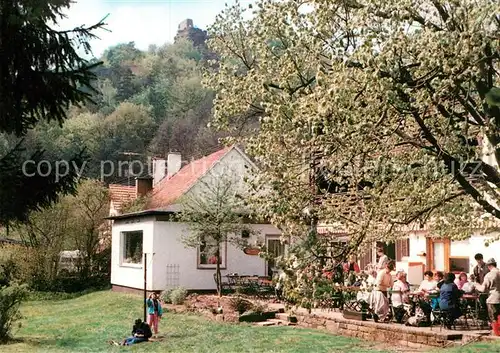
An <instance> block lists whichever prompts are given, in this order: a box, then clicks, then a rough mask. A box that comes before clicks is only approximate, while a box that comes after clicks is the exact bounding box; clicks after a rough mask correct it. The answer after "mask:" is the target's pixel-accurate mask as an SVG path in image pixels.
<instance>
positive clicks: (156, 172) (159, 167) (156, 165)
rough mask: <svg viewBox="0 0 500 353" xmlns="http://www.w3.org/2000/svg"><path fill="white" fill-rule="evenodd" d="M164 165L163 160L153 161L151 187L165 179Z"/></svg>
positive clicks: (165, 168)
mask: <svg viewBox="0 0 500 353" xmlns="http://www.w3.org/2000/svg"><path fill="white" fill-rule="evenodd" d="M166 163H167V161H166V160H165V159H153V187H154V186H155V185H156V184H158V183H159V182H160V180H162V179H163V178H164V177H165V172H166V170H167V164H166Z"/></svg>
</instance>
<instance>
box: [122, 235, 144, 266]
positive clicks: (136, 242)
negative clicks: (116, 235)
mask: <svg viewBox="0 0 500 353" xmlns="http://www.w3.org/2000/svg"><path fill="white" fill-rule="evenodd" d="M143 238H144V237H143V233H142V230H136V231H131V232H122V249H121V253H122V264H141V263H142V245H143Z"/></svg>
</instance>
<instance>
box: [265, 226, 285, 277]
mask: <svg viewBox="0 0 500 353" xmlns="http://www.w3.org/2000/svg"><path fill="white" fill-rule="evenodd" d="M266 249H267V252H268V253H269V254H271V257H270V259H268V260H267V262H266V276H272V275H273V270H274V268H275V267H276V261H275V259H276V258H277V257H280V256H283V255H285V244H282V243H281V240H280V237H279V236H269V235H268V236H266Z"/></svg>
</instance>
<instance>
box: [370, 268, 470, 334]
mask: <svg viewBox="0 0 500 353" xmlns="http://www.w3.org/2000/svg"><path fill="white" fill-rule="evenodd" d="M394 270H395V263H394V261H389V262H387V263H386V266H385V269H383V270H380V271H378V273H377V274H376V277H374V279H372V283H373V286H374V290H373V291H372V292H371V293H370V294H369V295H368V296H367V297H366V300H367V302H368V304H369V306H370V308H371V310H372V312H373V315H374V319H375V320H376V321H379V320H380V321H389V320H390V319H391V315H390V314H391V313H392V314H393V315H394V316H395V319H396V321H398V322H401V321H400V320H401V319H402V316H403V313H404V312H405V310H406V307H410V305H411V304H412V300H411V298H410V294H411V295H413V296H414V298H416V301H417V302H418V309H419V310H420V312H421V313H422V314H421V315H422V318H423V319H425V318H426V319H427V320H428V321H430V317H431V313H432V312H433V311H434V312H436V311H439V312H441V313H442V315H441V319H442V320H443V323H444V325H445V326H446V327H448V328H449V327H451V325H452V324H453V322H454V321H455V320H456V319H457V318H459V317H460V316H461V315H462V314H461V311H460V298H461V297H462V295H463V294H464V293H472V292H473V291H474V278H473V277H472V276H471V277H469V278H468V277H467V274H466V273H460V275H459V276H458V278H456V276H455V274H454V273H451V272H450V273H446V274H445V273H442V272H437V273H436V274H435V275H434V273H433V272H432V271H427V272H425V274H424V277H425V279H424V280H423V281H422V283H421V284H420V286H419V288H418V290H417V291H416V292H413V293H412V292H411V289H410V284H409V283H408V281H407V276H406V273H405V272H404V271H402V270H400V271H397V272H396V281H393V278H392V275H391V273H392V272H393V271H394ZM469 279H470V280H469ZM414 302H415V301H413V303H414ZM391 305H392V309H393V310H392V312H391ZM405 306H406V307H405ZM413 314H414V315H415V313H413ZM417 314H418V313H417Z"/></svg>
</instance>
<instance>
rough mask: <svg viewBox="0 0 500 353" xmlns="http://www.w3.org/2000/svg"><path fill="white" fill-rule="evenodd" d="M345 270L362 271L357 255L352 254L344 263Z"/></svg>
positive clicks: (347, 271)
mask: <svg viewBox="0 0 500 353" xmlns="http://www.w3.org/2000/svg"><path fill="white" fill-rule="evenodd" d="M344 272H346V273H350V272H356V273H360V272H361V271H360V269H359V265H358V263H357V262H356V256H354V255H351V256H349V260H348V261H347V262H346V263H344Z"/></svg>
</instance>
